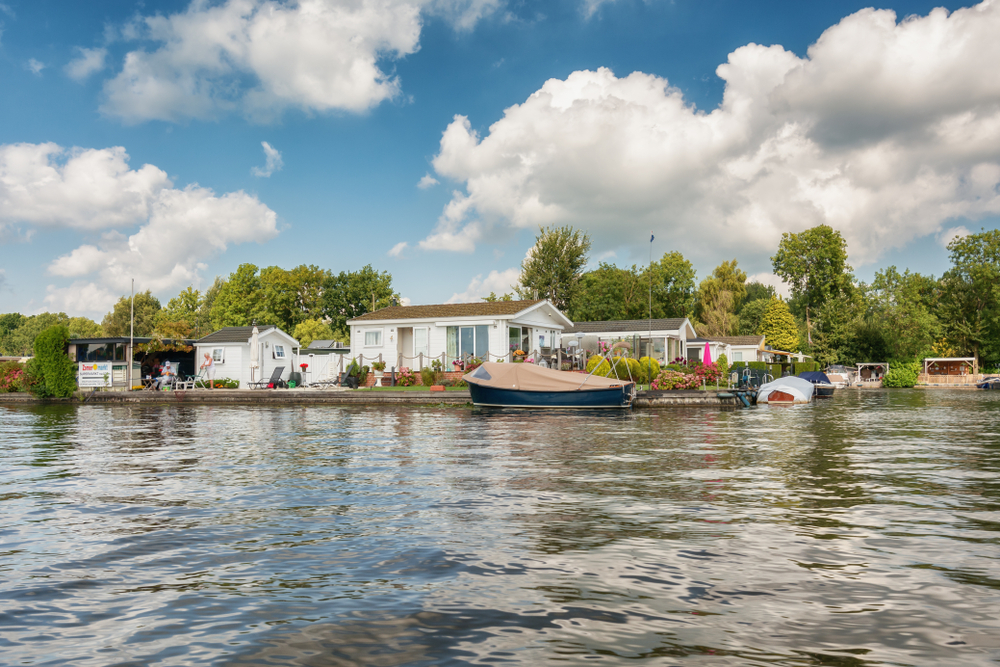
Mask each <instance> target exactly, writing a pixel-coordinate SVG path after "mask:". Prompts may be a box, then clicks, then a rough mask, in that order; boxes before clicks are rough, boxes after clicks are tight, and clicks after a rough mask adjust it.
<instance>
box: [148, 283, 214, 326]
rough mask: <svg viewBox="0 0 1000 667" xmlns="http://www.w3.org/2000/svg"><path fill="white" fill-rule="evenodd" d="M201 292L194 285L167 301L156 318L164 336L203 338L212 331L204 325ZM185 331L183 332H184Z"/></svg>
mask: <svg viewBox="0 0 1000 667" xmlns="http://www.w3.org/2000/svg"><path fill="white" fill-rule="evenodd" d="M201 305H202V298H201V292H200V291H199V290H196V289H195V288H194V286H193V285H189V286H188V287H187V288H186V289H184V291H182V292H181V293H180V294H178V295H177V296H175V297H174V298H172V299H171V300H170V301H168V302H167V305H166V307H165V308H164V309H163V310H161V311H160V314H159V315H158V316H157V318H156V332H157V333H158V334H160V336H161V337H163V338H170V339H173V338H178V337H179V338H187V337H189V336H190V337H192V338H201V337H202V336H204V335H207V334H208V333H210V332H209V331H207V330H206V329H207V328H208V327H206V326H202V325H203V324H204V322H203V321H202V320H201V317H199V315H200V312H199V311H200V309H201ZM182 332H183V333H182Z"/></svg>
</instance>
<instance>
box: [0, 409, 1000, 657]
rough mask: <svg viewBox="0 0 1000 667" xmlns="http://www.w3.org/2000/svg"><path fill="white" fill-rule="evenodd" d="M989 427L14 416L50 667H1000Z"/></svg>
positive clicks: (23, 599)
mask: <svg viewBox="0 0 1000 667" xmlns="http://www.w3.org/2000/svg"><path fill="white" fill-rule="evenodd" d="M998 417H1000V397H994V396H993V394H991V393H989V392H982V393H975V392H962V391H946V390H945V391H933V392H932V391H894V392H888V391H865V392H857V391H842V392H840V393H839V394H838V396H837V397H835V398H834V399H833V400H830V401H823V402H820V403H817V404H815V405H809V406H797V407H794V408H791V409H788V408H784V409H781V408H767V407H761V408H758V409H752V410H743V411H719V410H710V409H683V408H679V409H672V410H662V411H647V412H637V413H635V414H596V413H518V412H497V411H481V410H469V409H451V408H448V409H445V408H441V409H435V408H423V407H422V408H398V409H397V408H385V409H358V408H340V407H307V408H281V409H271V408H234V407H204V406H203V407H188V406H182V407H145V408H144V407H117V406H75V407H70V406H44V407H37V406H36V407H15V408H8V407H3V408H0V441H2V442H4V447H3V448H2V449H0V459H2V460H0V508H2V510H3V511H2V513H0V555H2V557H0V599H2V604H0V652H2V655H3V656H4V660H3V662H4V663H8V664H25V665H43V664H74V665H83V666H88V665H108V664H143V665H146V664H170V665H195V664H197V665H202V664H219V665H275V664H280V665H288V664H299V665H338V664H341V665H460V664H480V663H491V664H492V663H512V664H539V663H541V662H545V661H562V662H569V663H576V662H583V661H584V660H587V661H598V662H604V663H615V664H616V663H625V662H628V663H633V662H635V661H636V660H646V661H649V662H651V663H653V664H657V665H660V664H684V665H689V664H719V665H730V664H747V665H754V664H759V665H850V666H858V667H860V666H862V665H943V664H948V665H988V664H996V662H997V661H998V660H1000V639H997V638H998V637H1000V564H998V554H1000V550H998V549H997V547H998V543H1000V533H998V529H1000V434H998V432H997V429H996V424H997V423H1000V422H998V419H997V418H998Z"/></svg>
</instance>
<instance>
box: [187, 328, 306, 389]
mask: <svg viewBox="0 0 1000 667" xmlns="http://www.w3.org/2000/svg"><path fill="white" fill-rule="evenodd" d="M252 335H253V327H223V328H222V329H219V330H218V331H215V332H213V333H210V334H208V335H207V336H205V337H204V338H199V339H198V340H197V341H195V342H194V347H195V355H194V358H195V360H196V362H197V363H196V364H195V372H197V367H199V366H201V361H202V360H203V359H204V355H205V353H206V352H207V353H209V354H210V355H211V356H212V360H213V361H214V362H215V379H216V380H221V379H223V378H228V379H230V380H236V381H238V382H239V383H240V387H241V388H243V387H246V386H247V384H248V383H250V382H257V381H260V380H262V379H263V380H266V379H268V378H269V377H271V372H272V371H273V370H274V369H275V368H277V367H279V366H281V367H283V368H284V371H282V373H281V379H282V380H285V381H286V382H287V381H288V379H289V377H290V376H291V374H292V373H293V372H298V371H299V367H298V364H299V363H300V361H299V359H298V356H299V341H297V340H295V339H294V338H292V337H291V336H289V335H288V334H287V333H285V332H284V331H282V330H281V329H279V328H278V327H276V326H272V325H266V324H258V325H257V341H258V346H259V347H258V365H259V366H260V367H259V368H258V369H256V371H254V372H253V373H251V369H250V339H251V337H252ZM318 370H319V369H315V370H314V371H313V372H314V373H315V372H317V371H318Z"/></svg>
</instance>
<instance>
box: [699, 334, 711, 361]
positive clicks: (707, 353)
mask: <svg viewBox="0 0 1000 667" xmlns="http://www.w3.org/2000/svg"><path fill="white" fill-rule="evenodd" d="M701 363H703V364H710V363H712V351H711V350H710V349H708V341H707V340H706V341H705V354H703V355H701Z"/></svg>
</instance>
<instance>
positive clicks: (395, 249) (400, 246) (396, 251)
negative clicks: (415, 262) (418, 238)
mask: <svg viewBox="0 0 1000 667" xmlns="http://www.w3.org/2000/svg"><path fill="white" fill-rule="evenodd" d="M409 245H410V244H409V243H407V242H406V241H400V242H399V243H397V244H396V245H394V246H392V248H391V249H390V250H389V252H388V253H387V254H388V255H389V257H399V256H400V255H401V254H403V251H404V250H406V248H407V246H409Z"/></svg>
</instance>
